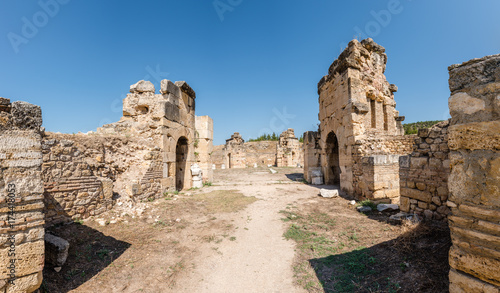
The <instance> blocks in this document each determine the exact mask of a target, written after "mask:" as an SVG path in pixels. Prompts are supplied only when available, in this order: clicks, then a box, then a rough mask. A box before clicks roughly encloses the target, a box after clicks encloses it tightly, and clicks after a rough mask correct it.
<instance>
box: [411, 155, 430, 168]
mask: <svg viewBox="0 0 500 293" xmlns="http://www.w3.org/2000/svg"><path fill="white" fill-rule="evenodd" d="M410 166H411V168H412V169H422V168H424V167H425V166H427V158H423V157H420V158H411V162H410Z"/></svg>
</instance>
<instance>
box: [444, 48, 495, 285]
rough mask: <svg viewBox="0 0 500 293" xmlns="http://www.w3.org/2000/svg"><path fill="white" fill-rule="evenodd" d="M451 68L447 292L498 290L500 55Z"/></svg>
mask: <svg viewBox="0 0 500 293" xmlns="http://www.w3.org/2000/svg"><path fill="white" fill-rule="evenodd" d="M449 70H450V81H449V84H450V91H451V96H450V99H449V104H450V112H451V116H452V118H451V123H450V127H449V128H448V132H449V147H450V154H449V156H450V164H451V173H450V176H449V178H448V188H449V192H450V195H449V200H448V203H447V205H448V206H450V207H451V210H452V216H450V217H449V224H450V230H451V238H452V242H453V244H452V247H451V249H450V266H451V271H450V292H500V225H499V224H498V223H500V137H499V132H500V131H499V129H500V128H499V125H500V124H499V120H500V107H499V106H500V105H499V104H498V97H499V96H500V55H494V56H487V57H484V58H482V59H474V60H471V61H468V62H466V63H463V64H461V65H453V66H450V68H449Z"/></svg>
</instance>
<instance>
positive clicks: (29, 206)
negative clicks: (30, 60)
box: [0, 98, 45, 292]
mask: <svg viewBox="0 0 500 293" xmlns="http://www.w3.org/2000/svg"><path fill="white" fill-rule="evenodd" d="M41 125H42V111H41V109H40V107H38V106H35V105H31V104H28V103H25V102H13V103H10V100H8V99H4V98H0V189H1V193H0V264H1V266H0V292H33V291H35V290H36V289H38V287H39V286H40V285H41V283H42V270H43V264H44V241H43V239H44V234H45V233H44V228H43V225H44V214H43V208H44V203H43V184H42V174H41V168H40V167H41V165H42V144H41V143H42V135H41V132H40V126H41Z"/></svg>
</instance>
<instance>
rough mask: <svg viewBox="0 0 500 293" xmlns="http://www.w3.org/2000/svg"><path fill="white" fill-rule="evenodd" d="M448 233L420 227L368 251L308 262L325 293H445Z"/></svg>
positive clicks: (429, 226)
mask: <svg viewBox="0 0 500 293" xmlns="http://www.w3.org/2000/svg"><path fill="white" fill-rule="evenodd" d="M450 245H451V241H450V236H449V229H448V227H447V226H446V225H445V224H444V223H421V224H419V226H418V227H416V228H415V229H413V230H410V231H408V232H406V233H405V234H403V235H401V236H400V237H398V238H396V239H394V240H390V241H386V242H382V243H380V244H377V245H374V246H372V247H369V248H359V249H357V250H353V251H350V252H347V253H343V254H337V255H330V256H327V257H323V258H315V259H310V260H309V263H310V265H311V267H312V268H313V269H314V271H315V273H316V276H317V277H318V279H319V281H320V282H321V284H322V286H323V290H324V292H433V293H435V292H448V271H449V265H448V250H449V247H450Z"/></svg>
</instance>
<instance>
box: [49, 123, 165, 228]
mask: <svg viewBox="0 0 500 293" xmlns="http://www.w3.org/2000/svg"><path fill="white" fill-rule="evenodd" d="M42 151H43V161H44V162H43V165H42V177H43V181H44V201H45V216H46V223H47V225H53V224H58V223H64V222H71V221H73V220H75V219H86V218H88V217H90V216H96V215H99V214H101V213H103V212H105V211H107V210H110V209H112V208H113V206H114V202H115V201H114V199H113V194H116V195H117V197H121V198H122V199H132V198H136V199H146V198H151V197H153V198H154V197H159V196H161V194H162V192H163V189H162V179H163V165H162V155H161V151H160V150H159V149H158V148H157V147H155V145H154V144H152V143H151V141H149V140H144V139H142V138H137V137H122V136H120V135H116V134H115V135H112V134H106V135H100V134H88V135H87V134H76V135H69V134H54V133H46V135H45V136H44V139H43V142H42Z"/></svg>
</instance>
